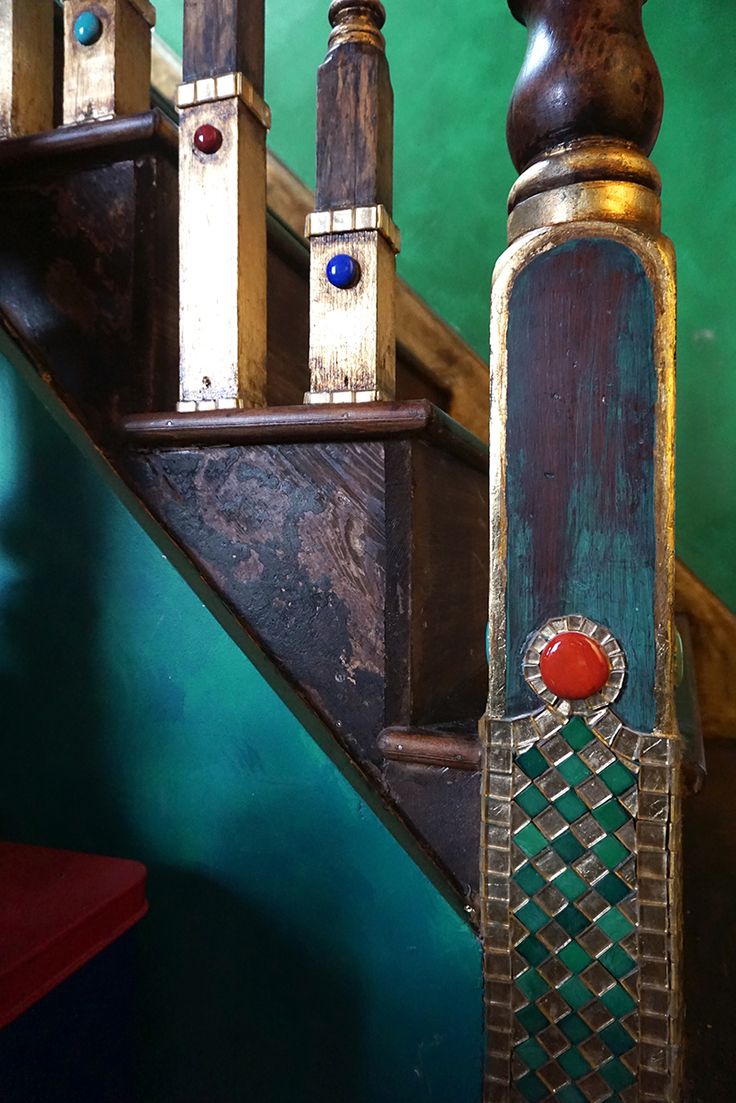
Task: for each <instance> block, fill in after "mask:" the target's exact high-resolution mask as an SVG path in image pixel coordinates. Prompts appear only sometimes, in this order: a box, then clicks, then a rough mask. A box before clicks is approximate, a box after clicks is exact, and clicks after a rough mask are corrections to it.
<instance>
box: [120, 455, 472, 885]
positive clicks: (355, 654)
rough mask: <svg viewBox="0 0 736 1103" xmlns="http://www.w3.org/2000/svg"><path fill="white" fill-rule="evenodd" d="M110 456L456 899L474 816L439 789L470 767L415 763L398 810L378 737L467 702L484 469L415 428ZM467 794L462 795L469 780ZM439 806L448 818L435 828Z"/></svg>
mask: <svg viewBox="0 0 736 1103" xmlns="http://www.w3.org/2000/svg"><path fill="white" fill-rule="evenodd" d="M119 462H121V463H122V464H124V466H125V468H126V470H127V477H128V481H129V482H130V484H131V485H132V486H133V488H134V489H135V491H136V493H138V494H139V495H140V497H141V498H142V499H143V501H144V503H145V505H146V506H147V508H148V509H149V510H150V512H151V513H152V514H153V516H154V518H156V519H157V520H159V521H160V522H161V523H162V524H163V525H164V526H165V528H166V529H167V531H168V532H169V534H170V535H171V536H172V537H173V538H174V540H175V541H176V542H177V543H178V544H179V545H180V546H181V547H182V549H184V551H185V552H186V554H187V555H188V556H189V557H190V559H191V560H192V562H193V563H194V565H195V567H196V568H197V570H198V572H199V573H200V574H201V575H202V576H203V577H204V578H205V580H206V581H208V582H209V583H210V584H211V585H212V587H213V588H214V589H215V590H216V592H217V593H218V594H219V596H220V597H221V598H222V599H223V600H224V601H225V603H226V604H227V606H228V607H229V608H230V609H231V610H232V611H233V612H234V613H235V615H236V617H237V618H238V619H239V620H240V621H241V623H243V624H244V625H245V626H246V628H247V630H248V631H249V633H250V634H251V635H252V636H254V637H255V638H256V639H257V641H258V642H259V644H260V645H261V647H262V648H263V649H264V650H265V652H266V653H267V654H268V655H269V656H270V657H271V658H272V659H273V660H274V662H275V663H276V665H277V666H278V668H279V669H280V670H281V671H282V673H283V674H284V675H285V676H286V678H287V679H288V680H289V681H290V682H291V683H292V684H294V685H295V686H296V687H297V688H298V690H299V692H300V694H301V695H302V697H303V698H304V699H305V700H306V701H307V703H308V704H309V705H310V707H311V708H312V709H314V711H315V712H316V713H317V714H318V715H319V716H320V717H321V718H322V719H323V720H325V721H326V722H327V723H328V724H329V726H330V728H331V730H332V731H333V732H334V733H335V736H336V738H337V739H338V741H339V742H340V743H341V745H342V746H343V748H344V749H345V750H347V752H348V754H349V755H350V756H351V757H352V758H353V760H354V761H355V762H356V763H357V765H358V766H359V768H360V769H361V770H362V772H363V773H364V774H366V775H367V776H368V777H369V779H370V780H371V781H372V783H373V784H374V785H375V786H376V787H377V788H378V790H379V792H380V793H381V794H382V795H383V798H384V799H385V800H386V801H387V802H388V803H389V805H390V806H391V807H392V809H393V810H394V812H395V813H396V814H398V815H399V816H400V817H401V818H402V819H404V821H405V822H407V823H408V824H409V826H410V827H413V829H414V831H415V834H416V835H417V836H418V838H419V841H420V843H421V845H422V846H423V848H424V849H425V850H426V851H427V852H428V853H430V854H431V855H432V856H433V858H434V860H435V862H436V863H437V864H439V865H440V866H441V867H442V869H443V870H444V872H445V875H446V877H447V878H448V879H449V880H450V882H451V883H452V884H453V886H454V887H455V890H456V891H457V892H459V893H460V894H461V895H462V896H463V897H467V896H468V895H469V893H470V891H471V883H475V874H474V870H476V867H477V852H476V849H475V847H476V846H477V820H473V819H472V818H471V819H470V820H467V819H466V818H465V816H464V814H463V810H462V809H460V808H459V807H458V803H457V800H455V799H454V798H453V799H451V796H452V794H453V793H456V792H457V791H459V790H463V792H466V793H468V794H469V793H470V791H471V788H472V787H470V788H469V787H468V784H467V775H465V777H464V778H462V779H456V778H443V777H440V776H439V775H438V774H437V773H435V774H434V775H433V776H430V777H428V778H426V779H425V780H424V782H423V785H422V790H423V791H425V792H426V793H427V795H428V796H429V794H430V793H432V794H434V796H432V797H431V803H432V805H433V808H432V810H431V811H430V809H429V808H427V809H425V810H424V811H422V810H421V808H420V805H421V800H418V803H417V805H416V807H414V804H412V810H411V811H409V810H408V809H407V808H405V807H404V800H403V794H404V791H405V789H406V790H407V792H411V793H416V780H415V779H414V780H412V777H409V776H408V775H407V776H406V777H402V774H401V771H400V770H399V771H398V772H397V771H393V772H392V774H391V779H390V781H389V780H388V774H387V773H386V768H387V767H386V763H385V759H384V756H383V753H382V750H381V748H380V747H379V745H378V742H377V738H378V735H379V732H380V731H381V730H382V729H383V728H384V727H386V726H387V725H396V724H401V725H409V724H422V723H447V722H451V721H453V720H454V719H455V717H457V716H458V715H461V716H469V717H473V716H475V715H477V714H478V713H479V712H480V711H481V710H482V706H483V700H484V696H485V691H486V665H485V654H484V625H485V602H484V594H485V587H486V575H487V566H486V561H485V548H486V532H485V525H484V517H485V510H484V506H485V494H486V489H485V483H486V480H485V473H484V472H483V471H482V470H481V469H480V468H479V467H478V466H475V465H472V466H471V465H468V464H467V463H466V462H465V461H464V460H463V459H461V458H459V457H458V456H457V455H455V454H453V452H452V451H451V450H448V449H447V448H445V447H444V446H442V445H438V444H432V443H431V442H430V440H429V439H426V440H425V439H423V437H421V436H419V437H415V438H412V439H401V438H398V439H391V438H386V439H383V440H380V439H379V440H360V439H357V440H353V441H350V442H340V441H333V442H330V441H320V440H319V439H317V440H316V441H312V442H307V441H305V442H303V443H300V444H294V443H292V444H280V445H274V444H260V445H254V444H252V445H231V446H229V447H226V446H217V445H210V446H208V447H199V448H185V449H182V448H175V449H164V448H159V449H157V450H155V451H153V450H151V449H150V448H149V449H146V450H142V451H137V452H131V453H130V454H129V455H128V457H127V458H125V457H122V458H121V459H120V461H119ZM410 773H411V771H410ZM476 780H477V779H476ZM474 791H475V801H476V802H477V784H476V785H475V789H474ZM445 798H446V799H447V800H449V801H450V803H449V804H446V805H445V806H444V810H442V811H441V814H440V809H441V808H442V800H444V799H445ZM417 799H418V798H417ZM412 800H413V798H412ZM434 805H436V807H434ZM467 807H468V808H469V809H470V811H471V814H472V813H474V811H475V807H474V805H472V804H471V805H468V806H467ZM453 815H454V816H457V817H458V825H457V829H453V830H451V831H448V830H446V829H447V828H448V827H449V825H450V823H451V820H452V817H453ZM425 816H426V819H424V818H423V817H425ZM419 820H422V824H421V826H420V823H419ZM471 835H472V836H473V838H474V840H475V841H474V842H473V843H472V846H471V849H470V851H468V847H467V839H468V836H471Z"/></svg>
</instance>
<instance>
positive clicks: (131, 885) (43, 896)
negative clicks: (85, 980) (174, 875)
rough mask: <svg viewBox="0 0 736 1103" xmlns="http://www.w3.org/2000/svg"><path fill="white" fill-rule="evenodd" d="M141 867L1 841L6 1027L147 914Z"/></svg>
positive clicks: (0, 1016) (0, 1006)
mask: <svg viewBox="0 0 736 1103" xmlns="http://www.w3.org/2000/svg"><path fill="white" fill-rule="evenodd" d="M145 885H146V869H145V867H144V866H142V865H141V864H140V863H139V862H132V861H128V860H125V859H121V858H103V857H100V856H98V855H92V854H75V853H74V852H72V851H69V850H47V849H45V848H43V847H37V846H24V845H21V844H18V843H0V1028H1V1027H4V1026H7V1024H8V1023H10V1022H12V1021H13V1019H15V1018H17V1017H18V1016H19V1015H20V1014H22V1012H24V1011H25V1010H26V1009H27V1008H29V1007H30V1006H31V1005H32V1004H34V1003H36V1001H37V1000H39V999H40V998H41V997H42V996H44V995H45V994H46V993H47V992H50V991H51V989H52V988H55V987H56V985H57V984H59V983H60V982H61V981H63V980H64V979H65V978H66V977H68V976H70V974H72V973H73V972H75V971H76V970H77V969H79V968H80V967H81V966H82V965H84V963H85V962H87V961H89V960H90V958H92V957H94V956H95V954H97V953H99V952H100V951H101V950H104V949H105V947H106V946H109V945H110V943H111V942H114V941H115V939H116V938H118V937H119V936H120V935H122V934H123V933H124V932H125V931H127V930H128V928H129V927H132V926H133V924H134V923H136V922H137V921H138V920H139V919H140V918H141V917H142V916H143V915H145V913H146V910H147V907H148V905H147V903H146V897H145Z"/></svg>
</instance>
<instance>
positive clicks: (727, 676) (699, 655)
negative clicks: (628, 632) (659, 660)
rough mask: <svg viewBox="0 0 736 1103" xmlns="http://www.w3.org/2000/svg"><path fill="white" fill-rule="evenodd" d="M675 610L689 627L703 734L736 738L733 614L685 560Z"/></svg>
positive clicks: (678, 578) (679, 571)
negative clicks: (690, 568) (689, 567)
mask: <svg viewBox="0 0 736 1103" xmlns="http://www.w3.org/2000/svg"><path fill="white" fill-rule="evenodd" d="M675 612H676V613H678V614H682V615H684V616H686V617H687V620H688V624H689V628H690V637H691V640H692V650H693V661H694V666H695V676H696V681H697V686H698V705H699V709H700V719H701V723H702V726H703V735H704V736H705V738H706V739H716V738H726V739H736V695H735V694H734V692H733V690H734V687H736V616H734V614H733V613H732V612H731V611H730V609H727V608H726V606H725V605H724V604H723V602H722V601H721V600H720V599H719V598H718V597H716V595H715V594H714V593H713V591H712V590H709V589H708V588H707V587H706V586H705V585H704V584H703V583H702V582H701V581H700V579H699V578H696V576H695V575H694V574H693V573H692V571H690V570H688V568H687V567H686V566H685V564H684V563H678V564H677V571H676V585H675ZM707 757H708V749H707V747H706V758H707ZM709 771H710V767H709Z"/></svg>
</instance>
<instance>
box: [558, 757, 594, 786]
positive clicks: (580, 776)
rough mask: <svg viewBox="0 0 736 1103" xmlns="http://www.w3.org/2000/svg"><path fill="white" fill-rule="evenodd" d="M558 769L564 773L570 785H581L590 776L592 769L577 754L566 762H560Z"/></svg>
mask: <svg viewBox="0 0 736 1103" xmlns="http://www.w3.org/2000/svg"><path fill="white" fill-rule="evenodd" d="M557 770H558V771H559V772H560V773H561V774H562V776H563V777H564V779H565V781H566V782H567V784H568V785H579V784H580V782H581V781H585V779H586V778H587V777H590V770H589V769H588V767H587V766H586V765H585V763H584V762H583V761H582V759H580V758H578V757H577V755H571V756H570V757H569V758H566V759H565V761H564V762H560V763H559V765H558V766H557Z"/></svg>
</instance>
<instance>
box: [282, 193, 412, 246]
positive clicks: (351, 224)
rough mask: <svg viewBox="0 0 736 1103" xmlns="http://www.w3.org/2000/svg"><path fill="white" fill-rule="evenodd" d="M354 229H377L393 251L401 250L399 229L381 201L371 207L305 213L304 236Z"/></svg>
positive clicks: (350, 231)
mask: <svg viewBox="0 0 736 1103" xmlns="http://www.w3.org/2000/svg"><path fill="white" fill-rule="evenodd" d="M356 230H377V231H378V233H379V234H381V236H382V237H384V238H385V239H386V241H387V242H388V243H389V245H390V246H391V248H392V249H393V251H394V253H399V252H400V251H401V231H400V230H399V228H398V226H397V225H396V223H395V222H394V220H393V219H392V218H391V215H390V214H389V213H388V211H387V210H386V208H385V207H384V205H383V204H382V203H378V204H374V205H373V206H372V207H348V208H346V209H345V210H340V211H313V212H312V213H311V214H308V215H307V221H306V225H305V227H304V236H305V237H306V238H313V237H320V236H323V235H325V234H343V233H353V232H354V231H356Z"/></svg>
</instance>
